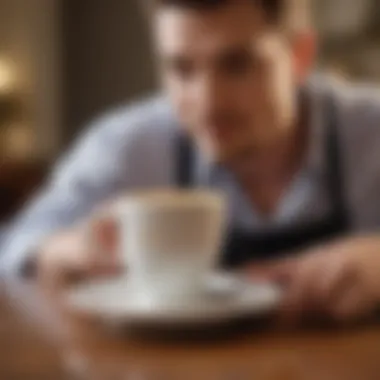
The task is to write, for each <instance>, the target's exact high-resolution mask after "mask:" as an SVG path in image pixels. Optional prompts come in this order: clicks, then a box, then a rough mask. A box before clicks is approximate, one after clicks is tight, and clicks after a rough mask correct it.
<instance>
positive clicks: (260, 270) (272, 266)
mask: <svg viewBox="0 0 380 380" xmlns="http://www.w3.org/2000/svg"><path fill="white" fill-rule="evenodd" d="M296 263H297V261H296V260H295V259H294V258H287V259H283V260H276V261H274V260H273V261H268V262H265V263H252V264H250V265H249V266H248V267H247V268H245V269H244V273H245V274H247V275H248V276H250V277H252V278H259V279H265V280H270V281H286V280H288V279H289V277H290V276H291V275H292V273H293V272H294V270H295V266H296Z"/></svg>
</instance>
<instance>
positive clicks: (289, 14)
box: [148, 0, 310, 28]
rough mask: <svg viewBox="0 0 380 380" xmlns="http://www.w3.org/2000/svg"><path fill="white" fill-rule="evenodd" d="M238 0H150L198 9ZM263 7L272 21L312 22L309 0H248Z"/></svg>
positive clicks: (154, 3)
mask: <svg viewBox="0 0 380 380" xmlns="http://www.w3.org/2000/svg"><path fill="white" fill-rule="evenodd" d="M232 1H236V0H148V3H150V4H151V5H152V6H153V8H154V7H156V8H160V7H165V6H175V7H182V8H189V9H196V10H202V9H205V10H207V9H208V10H210V9H213V8H218V7H221V6H223V5H226V4H227V3H229V2H232ZM248 1H251V2H252V3H254V4H255V5H258V6H259V7H261V9H263V11H264V13H265V15H266V17H267V20H268V21H269V22H270V23H273V24H277V25H281V26H285V27H291V28H298V27H299V26H301V25H302V27H305V25H308V24H309V23H310V4H309V0H248Z"/></svg>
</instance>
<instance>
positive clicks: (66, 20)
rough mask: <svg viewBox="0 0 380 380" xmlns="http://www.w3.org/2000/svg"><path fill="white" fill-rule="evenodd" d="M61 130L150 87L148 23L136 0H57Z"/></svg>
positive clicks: (69, 132) (73, 128)
mask: <svg viewBox="0 0 380 380" xmlns="http://www.w3.org/2000/svg"><path fill="white" fill-rule="evenodd" d="M62 7H63V17H62V20H63V21H62V25H63V30H62V36H63V57H64V61H63V82H64V107H65V118H64V124H65V126H66V129H65V130H64V136H65V143H68V142H69V141H71V140H72V138H73V137H74V136H75V134H76V133H77V131H78V130H80V129H81V128H82V127H83V126H84V125H85V124H86V123H87V122H89V121H90V120H91V119H92V118H94V117H95V116H97V115H99V113H101V112H103V111H105V110H106V109H108V108H109V107H111V108H112V107H114V106H117V105H119V104H121V103H126V102H128V101H129V100H131V99H135V98H138V97H140V96H143V95H144V94H147V93H149V92H150V91H151V90H152V89H154V88H155V83H156V81H155V78H154V68H153V67H154V63H153V59H152V54H151V49H150V46H149V37H148V33H149V31H148V28H147V27H146V20H144V16H143V13H142V12H141V9H139V1H136V0H107V1H104V0H62Z"/></svg>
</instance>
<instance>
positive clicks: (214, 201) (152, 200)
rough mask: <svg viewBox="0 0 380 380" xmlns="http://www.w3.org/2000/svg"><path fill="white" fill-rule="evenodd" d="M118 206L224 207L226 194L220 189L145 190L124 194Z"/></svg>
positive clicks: (123, 207)
mask: <svg viewBox="0 0 380 380" xmlns="http://www.w3.org/2000/svg"><path fill="white" fill-rule="evenodd" d="M117 205H118V207H120V208H121V209H125V208H127V207H147V206H148V207H152V208H154V209H157V208H162V207H165V208H171V209H173V208H186V207H194V206H198V207H207V208H210V207H214V208H215V207H217V208H223V207H224V205H225V196H224V195H223V193H222V192H220V191H212V190H207V189H206V190H203V189H202V190H199V189H198V190H178V189H177V190H176V189H173V190H170V189H169V190H168V189H164V190H162V189H161V190H157V189H155V190H143V191H134V192H131V193H127V194H125V195H123V196H122V197H121V198H120V199H119V201H118V202H117Z"/></svg>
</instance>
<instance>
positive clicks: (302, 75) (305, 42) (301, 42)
mask: <svg viewBox="0 0 380 380" xmlns="http://www.w3.org/2000/svg"><path fill="white" fill-rule="evenodd" d="M316 55H317V40H316V35H315V33H314V32H313V31H307V32H302V33H299V34H297V35H296V36H295V37H294V39H293V57H294V70H295V78H296V80H297V82H298V83H302V82H303V81H304V80H305V79H306V77H307V76H308V75H309V73H310V71H311V70H312V69H313V66H314V63H315V59H316Z"/></svg>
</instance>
